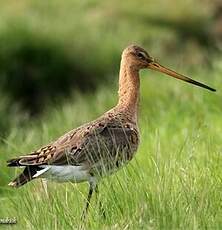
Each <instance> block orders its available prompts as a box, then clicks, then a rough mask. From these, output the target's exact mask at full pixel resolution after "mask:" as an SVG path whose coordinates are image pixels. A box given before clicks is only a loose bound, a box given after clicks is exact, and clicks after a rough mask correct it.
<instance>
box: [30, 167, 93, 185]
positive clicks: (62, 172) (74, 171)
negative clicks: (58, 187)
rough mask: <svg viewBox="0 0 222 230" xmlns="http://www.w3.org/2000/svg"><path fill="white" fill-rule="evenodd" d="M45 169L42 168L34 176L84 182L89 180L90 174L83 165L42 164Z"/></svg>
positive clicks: (59, 180) (60, 180) (58, 180)
mask: <svg viewBox="0 0 222 230" xmlns="http://www.w3.org/2000/svg"><path fill="white" fill-rule="evenodd" d="M41 167H42V168H43V169H42V170H40V171H39V172H38V173H37V174H36V175H35V176H34V177H41V178H47V179H50V180H54V181H57V182H67V181H70V182H75V183H79V182H83V181H88V180H89V178H90V175H89V173H88V171H87V170H85V169H84V168H83V166H72V165H59V166H57V165H56V166H54V165H47V166H41ZM41 171H42V173H41Z"/></svg>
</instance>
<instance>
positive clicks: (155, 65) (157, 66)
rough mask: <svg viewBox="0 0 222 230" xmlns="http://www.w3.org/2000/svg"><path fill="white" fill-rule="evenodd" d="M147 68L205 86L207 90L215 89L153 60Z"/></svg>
mask: <svg viewBox="0 0 222 230" xmlns="http://www.w3.org/2000/svg"><path fill="white" fill-rule="evenodd" d="M147 68H149V69H153V70H156V71H159V72H161V73H165V74H167V75H169V76H171V77H174V78H177V79H180V80H182V81H186V82H189V83H191V84H193V85H197V86H199V87H202V88H205V89H208V90H211V91H216V89H213V88H211V87H209V86H207V85H204V84H202V83H200V82H198V81H194V80H192V79H191V78H189V77H186V76H184V75H182V74H179V73H176V72H175V71H173V70H170V69H168V68H166V67H164V66H162V65H160V64H159V63H158V62H155V61H154V62H150V63H149V65H148V66H147Z"/></svg>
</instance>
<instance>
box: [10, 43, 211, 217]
mask: <svg viewBox="0 0 222 230" xmlns="http://www.w3.org/2000/svg"><path fill="white" fill-rule="evenodd" d="M141 69H151V70H155V71H158V72H162V73H164V74H166V75H169V76H171V77H174V78H177V79H180V80H183V81H185V82H188V83H191V84H194V85H197V86H199V87H203V88H205V89H208V90H210V91H216V90H215V89H213V88H211V87H209V86H207V85H205V84H203V83H200V82H197V81H195V80H192V79H191V78H189V77H186V76H184V75H182V74H179V73H177V72H175V71H173V70H171V69H169V68H166V67H164V66H162V65H161V64H159V62H157V61H156V60H155V59H154V58H153V57H151V56H150V55H149V54H148V52H147V51H146V50H145V49H143V48H141V47H140V46H138V45H134V44H133V45H129V46H127V47H126V48H125V49H124V50H123V52H122V56H121V62H120V71H119V90H118V102H117V104H116V106H114V107H113V108H112V109H110V110H109V111H107V112H105V113H104V114H103V115H101V116H100V117H98V118H97V119H95V120H93V121H91V122H89V123H86V124H83V125H82V126H80V127H78V128H76V129H73V130H71V131H69V132H67V133H65V134H64V135H63V136H61V137H60V138H58V139H56V140H55V141H52V142H51V143H50V144H47V145H44V146H43V147H41V148H39V149H37V150H35V151H33V152H31V153H29V154H25V155H22V156H18V157H16V158H13V159H10V160H8V161H7V166H8V167H23V168H24V169H23V172H22V173H21V174H20V175H18V176H17V177H16V178H15V179H14V180H12V181H11V182H10V183H9V184H8V185H9V186H12V187H14V188H19V187H21V186H22V185H24V184H26V183H27V182H29V181H32V180H34V179H37V178H44V179H48V180H54V181H57V182H73V183H80V182H88V183H89V191H88V196H87V200H86V205H85V208H84V209H83V215H82V216H86V214H87V212H88V207H89V205H90V200H91V197H92V195H93V193H94V192H96V193H97V192H98V183H99V181H100V179H101V178H102V177H104V176H108V175H111V174H113V173H115V172H116V171H117V170H118V169H120V168H122V167H123V166H124V165H126V164H127V163H128V162H130V161H131V160H132V158H133V157H134V155H135V153H136V151H137V149H138V146H139V143H140V132H139V127H138V107H139V96H140V77H139V71H140V70H141Z"/></svg>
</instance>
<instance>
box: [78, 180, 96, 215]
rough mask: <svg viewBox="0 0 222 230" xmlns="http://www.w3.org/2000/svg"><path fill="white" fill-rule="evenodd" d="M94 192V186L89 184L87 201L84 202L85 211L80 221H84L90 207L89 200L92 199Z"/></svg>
mask: <svg viewBox="0 0 222 230" xmlns="http://www.w3.org/2000/svg"><path fill="white" fill-rule="evenodd" d="M94 190H95V186H94V184H93V183H90V184H89V193H88V197H87V201H86V206H85V209H84V210H83V213H82V216H81V220H85V218H86V216H87V213H88V209H89V205H90V200H91V198H92V194H93V192H94Z"/></svg>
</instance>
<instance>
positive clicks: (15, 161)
mask: <svg viewBox="0 0 222 230" xmlns="http://www.w3.org/2000/svg"><path fill="white" fill-rule="evenodd" d="M19 160H21V159H20V158H14V159H11V160H8V161H7V166H8V167H18V166H21V164H20V163H19Z"/></svg>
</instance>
